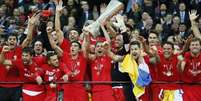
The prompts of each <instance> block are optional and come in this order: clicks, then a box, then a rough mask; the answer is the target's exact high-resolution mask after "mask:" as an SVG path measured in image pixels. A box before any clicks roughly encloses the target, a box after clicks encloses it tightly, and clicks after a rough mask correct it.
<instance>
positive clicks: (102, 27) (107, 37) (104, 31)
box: [101, 24, 111, 43]
mask: <svg viewBox="0 0 201 101" xmlns="http://www.w3.org/2000/svg"><path fill="white" fill-rule="evenodd" d="M101 29H102V30H103V34H104V36H105V38H106V40H107V42H109V43H111V39H110V36H109V34H108V32H107V30H106V29H105V26H104V25H103V24H101Z"/></svg>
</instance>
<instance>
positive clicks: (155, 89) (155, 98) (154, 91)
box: [149, 84, 160, 101]
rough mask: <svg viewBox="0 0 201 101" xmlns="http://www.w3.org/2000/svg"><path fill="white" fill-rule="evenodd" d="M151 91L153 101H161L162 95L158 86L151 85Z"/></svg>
mask: <svg viewBox="0 0 201 101" xmlns="http://www.w3.org/2000/svg"><path fill="white" fill-rule="evenodd" d="M150 87H151V89H150V93H149V94H150V95H151V99H152V101H160V99H159V94H160V87H159V85H158V84H151V85H150Z"/></svg>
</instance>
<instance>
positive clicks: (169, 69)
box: [157, 54, 180, 90]
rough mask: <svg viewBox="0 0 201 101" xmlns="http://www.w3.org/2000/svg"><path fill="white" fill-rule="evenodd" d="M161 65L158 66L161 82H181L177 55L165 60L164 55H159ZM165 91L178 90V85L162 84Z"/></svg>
mask: <svg viewBox="0 0 201 101" xmlns="http://www.w3.org/2000/svg"><path fill="white" fill-rule="evenodd" d="M159 56H160V63H158V64H157V69H158V70H157V71H158V72H157V74H158V77H159V78H158V80H159V81H167V82H175V81H179V80H180V75H179V71H178V69H177V64H178V59H177V55H173V56H171V57H170V58H169V59H165V57H164V55H163V54H159ZM160 87H161V88H163V89H168V90H171V89H178V88H180V86H179V85H177V84H160Z"/></svg>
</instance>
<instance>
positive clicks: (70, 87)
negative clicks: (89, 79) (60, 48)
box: [63, 53, 88, 101]
mask: <svg viewBox="0 0 201 101" xmlns="http://www.w3.org/2000/svg"><path fill="white" fill-rule="evenodd" d="M86 61H87V60H86V58H85V57H84V55H83V53H79V55H78V58H77V59H75V60H74V59H72V58H71V56H70V54H68V58H66V59H65V63H66V65H67V68H68V70H70V72H69V81H72V82H73V81H84V78H85V72H86V66H87V63H86ZM63 89H64V101H81V100H82V101H88V99H87V98H88V97H87V93H86V90H85V88H84V85H83V84H75V83H72V84H63ZM69 91H73V92H69ZM78 93H80V94H79V96H77V94H78Z"/></svg>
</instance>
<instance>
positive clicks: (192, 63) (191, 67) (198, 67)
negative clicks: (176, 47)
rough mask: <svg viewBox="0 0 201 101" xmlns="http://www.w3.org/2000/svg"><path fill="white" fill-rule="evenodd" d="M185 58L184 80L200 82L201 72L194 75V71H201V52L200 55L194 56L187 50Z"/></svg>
mask: <svg viewBox="0 0 201 101" xmlns="http://www.w3.org/2000/svg"><path fill="white" fill-rule="evenodd" d="M184 59H185V62H186V65H185V68H184V71H183V74H182V80H183V81H184V82H189V83H191V82H200V81H201V73H199V74H197V75H193V74H192V72H196V71H201V54H199V56H198V57H193V56H191V54H190V52H187V53H185V55H184Z"/></svg>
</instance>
